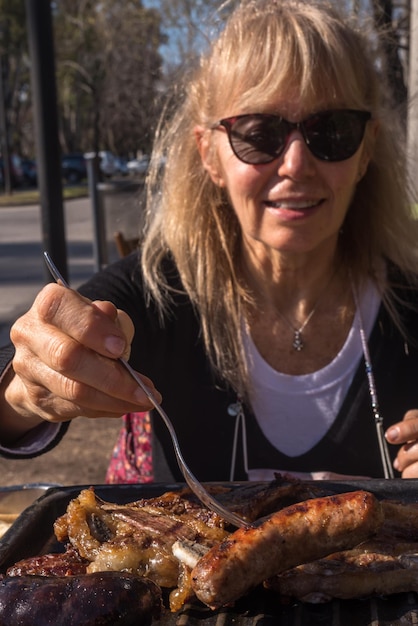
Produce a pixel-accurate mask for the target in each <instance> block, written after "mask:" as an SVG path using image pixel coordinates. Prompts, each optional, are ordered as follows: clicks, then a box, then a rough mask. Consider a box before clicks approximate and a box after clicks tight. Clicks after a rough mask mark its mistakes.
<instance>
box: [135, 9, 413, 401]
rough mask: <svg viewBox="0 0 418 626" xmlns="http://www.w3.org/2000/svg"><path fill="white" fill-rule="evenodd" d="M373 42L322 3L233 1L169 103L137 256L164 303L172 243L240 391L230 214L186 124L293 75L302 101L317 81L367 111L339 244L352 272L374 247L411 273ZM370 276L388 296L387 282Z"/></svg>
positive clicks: (362, 267) (234, 224)
mask: <svg viewBox="0 0 418 626" xmlns="http://www.w3.org/2000/svg"><path fill="white" fill-rule="evenodd" d="M373 42H375V38H374V39H372V38H371V37H368V35H367V32H364V30H363V31H362V30H361V29H360V28H359V27H358V25H357V24H356V23H355V22H354V21H353V20H352V19H351V18H349V17H348V16H342V15H341V14H339V13H338V12H337V10H336V9H335V8H334V7H331V6H329V5H326V4H324V3H316V2H312V1H311V0H307V1H306V2H302V1H298V0H249V1H244V2H242V3H241V4H240V5H239V7H238V8H237V9H236V10H235V11H234V12H233V13H232V15H231V17H230V18H229V20H228V21H227V23H226V26H225V28H224V30H223V32H222V33H221V35H220V36H219V38H218V39H217V40H216V41H214V43H213V45H212V47H211V48H210V50H209V52H208V53H207V54H206V55H205V56H204V57H203V58H202V60H201V62H200V65H199V67H198V68H197V69H196V70H195V71H194V74H193V76H192V77H191V78H189V79H188V80H187V81H186V82H185V84H184V87H183V90H182V93H181V98H180V102H179V103H178V108H177V111H176V112H175V114H174V115H173V116H171V117H170V116H169V119H168V121H167V122H166V123H163V124H162V126H161V128H160V131H159V133H158V135H157V137H156V143H155V151H154V156H153V161H152V162H153V165H152V168H151V172H150V176H149V180H148V206H147V213H146V216H147V222H146V226H145V230H144V240H143V246H142V259H141V260H142V267H143V273H144V277H145V282H146V285H147V288H148V290H149V294H150V296H152V297H153V298H154V299H155V300H156V302H157V303H158V305H159V306H160V310H161V312H162V314H164V312H165V311H167V309H168V307H169V302H170V290H169V288H168V285H167V284H166V282H165V280H164V277H163V274H162V270H161V268H162V261H163V259H164V258H165V257H166V256H167V254H169V255H171V257H172V258H173V260H174V262H175V265H176V267H177V269H178V272H179V275H180V278H181V281H182V285H183V287H184V290H185V291H186V292H187V294H188V296H189V297H190V300H191V302H192V304H193V305H194V307H195V309H196V311H197V312H198V315H199V316H200V320H201V326H202V333H203V338H204V341H205V345H206V349H207V353H208V356H209V358H210V361H211V363H212V365H213V367H214V369H215V371H217V372H218V373H219V374H220V375H221V378H222V379H223V380H224V381H227V382H228V383H229V384H230V385H232V387H233V388H234V389H235V390H236V391H237V393H239V394H241V395H242V396H243V397H245V396H246V393H247V391H248V389H247V369H246V362H245V355H244V354H243V351H242V341H241V324H242V320H243V319H244V317H245V305H246V302H248V301H249V300H250V298H251V296H250V294H249V293H248V292H247V289H246V286H245V284H244V282H243V280H242V274H241V264H240V236H241V233H240V226H239V223H238V220H237V218H236V216H235V213H234V211H233V210H232V208H231V206H230V205H229V203H228V199H227V197H226V196H225V195H224V193H223V191H222V190H220V189H219V188H218V187H217V186H216V185H215V184H214V183H213V182H212V181H211V179H210V177H209V175H208V173H207V172H206V170H205V169H204V168H203V166H202V163H201V159H200V156H199V152H198V149H197V144H196V139H195V136H194V132H193V130H194V128H195V127H196V125H200V126H203V127H205V128H209V127H210V124H211V123H213V122H214V121H216V120H217V119H219V118H221V117H225V116H226V115H232V114H234V112H235V109H234V108H233V107H234V106H235V107H236V106H237V105H239V110H240V112H242V111H245V110H248V111H252V112H260V111H262V110H263V107H264V106H266V107H267V106H268V105H269V104H271V102H272V101H274V98H277V97H278V96H282V98H283V93H284V94H285V93H286V90H287V89H288V88H289V86H297V89H298V94H300V98H301V101H302V102H303V101H306V102H309V101H315V99H317V100H318V99H319V98H321V97H323V94H324V93H325V94H327V99H328V98H329V99H330V100H331V102H332V100H335V102H336V103H339V104H341V102H342V103H343V104H344V106H346V107H347V108H355V109H364V110H367V111H371V113H372V116H373V118H374V119H375V120H377V121H378V123H379V124H380V131H379V133H378V136H377V139H376V142H375V145H374V147H373V149H372V156H371V161H370V164H369V167H368V169H367V172H366V174H365V175H364V177H363V179H362V180H361V182H360V183H359V184H358V187H357V189H356V192H355V195H354V197H353V201H352V204H351V206H350V209H349V211H348V214H347V217H346V220H345V223H344V228H343V236H341V238H340V247H341V249H340V253H341V256H342V258H343V260H345V261H346V262H347V263H348V264H349V267H350V270H351V273H352V275H353V277H354V279H355V280H356V281H357V282H358V283H359V282H360V281H361V280H362V278H363V279H364V277H366V276H373V275H374V262H375V260H376V258H385V259H388V260H390V261H392V262H393V263H395V264H396V265H398V266H399V267H400V268H401V269H402V270H404V271H405V272H407V273H408V274H411V275H412V274H413V272H414V270H415V269H416V266H417V233H416V222H415V220H414V219H413V214H412V205H411V199H410V197H409V195H408V193H407V181H406V167H405V163H404V157H403V150H402V143H403V142H402V135H401V126H400V122H397V119H396V118H397V116H396V115H395V113H394V111H393V110H392V109H391V107H390V102H389V100H388V98H387V94H386V92H385V90H384V89H383V85H384V81H383V79H382V76H381V74H380V72H379V70H378V63H377V61H376V58H375V54H374V50H373V46H374V45H375V43H373ZM208 132H210V131H208ZM366 141H367V137H366ZM162 157H163V158H164V160H165V167H164V170H163V172H162V173H161V171H160V170H159V163H160V160H161V158H162ZM375 279H376V280H378V279H377V277H376V278H375ZM379 287H380V289H381V292H382V295H383V297H384V298H385V300H386V301H387V302H388V303H389V305H390V300H391V288H390V287H391V286H390V285H389V284H387V283H382V284H380V285H379Z"/></svg>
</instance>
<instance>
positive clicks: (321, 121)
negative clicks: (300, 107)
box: [303, 110, 370, 161]
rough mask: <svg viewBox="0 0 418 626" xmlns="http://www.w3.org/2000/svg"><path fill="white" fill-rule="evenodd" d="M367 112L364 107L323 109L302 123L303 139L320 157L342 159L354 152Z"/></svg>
mask: <svg viewBox="0 0 418 626" xmlns="http://www.w3.org/2000/svg"><path fill="white" fill-rule="evenodd" d="M369 117H370V115H369V114H368V113H367V112H364V111H351V110H340V111H338V110H337V111H324V112H322V113H318V114H317V115H313V116H311V117H310V118H308V119H307V120H305V121H304V123H303V130H304V135H305V139H306V143H307V145H308V146H309V148H310V150H311V152H312V153H313V154H314V155H315V156H316V157H317V158H318V159H322V160H323V161H345V160H346V159H349V158H350V157H351V156H353V154H355V152H357V150H358V148H359V147H360V144H361V142H362V140H363V136H364V130H365V127H366V122H367V120H368V119H369Z"/></svg>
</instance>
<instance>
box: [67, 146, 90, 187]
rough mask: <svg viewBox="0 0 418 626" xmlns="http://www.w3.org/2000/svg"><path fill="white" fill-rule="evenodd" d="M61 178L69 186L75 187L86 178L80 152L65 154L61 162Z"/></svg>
mask: <svg viewBox="0 0 418 626" xmlns="http://www.w3.org/2000/svg"><path fill="white" fill-rule="evenodd" d="M61 164H62V177H63V179H64V181H65V182H66V183H67V184H69V185H75V184H77V183H80V182H81V181H82V180H84V179H85V178H87V166H86V159H85V158H84V155H83V153H82V152H74V153H72V154H65V155H63V157H62V160H61Z"/></svg>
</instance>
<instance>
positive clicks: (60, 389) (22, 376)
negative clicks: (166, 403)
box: [2, 283, 160, 430]
mask: <svg viewBox="0 0 418 626" xmlns="http://www.w3.org/2000/svg"><path fill="white" fill-rule="evenodd" d="M133 334H134V329H133V324H132V322H131V320H130V318H129V317H128V315H126V314H125V313H123V312H122V311H120V310H118V309H116V307H115V306H114V305H113V304H111V303H110V302H90V301H89V300H87V299H85V298H82V297H81V296H80V295H79V294H77V293H76V292H74V291H72V290H70V289H67V288H65V287H62V286H60V285H57V284H53V283H51V284H49V285H47V286H46V287H44V289H43V290H42V291H41V292H40V293H39V295H38V296H37V298H36V300H35V302H34V304H33V306H32V308H31V309H30V310H29V311H28V313H26V314H25V315H23V316H22V317H21V318H20V319H18V320H17V321H16V323H15V324H14V326H13V327H12V330H11V335H10V336H11V339H12V342H13V343H14V345H15V347H16V354H15V358H14V360H13V370H14V376H13V377H12V379H11V381H10V382H9V385H8V387H7V389H6V391H5V393H4V398H5V401H6V407H7V406H8V407H10V410H11V412H14V413H15V415H14V423H16V424H17V422H16V421H15V420H17V419H19V418H20V419H21V420H22V421H21V423H20V428H21V429H24V428H25V427H26V430H28V428H30V427H33V426H34V425H36V424H37V423H39V422H41V421H42V419H43V420H48V421H51V422H60V421H66V420H70V419H72V418H74V417H77V416H80V415H83V416H86V417H92V418H94V417H104V416H108V417H120V416H121V415H123V414H124V413H127V412H130V411H144V410H149V409H150V408H152V405H151V403H150V401H149V400H148V398H147V397H146V394H145V393H144V392H143V391H142V389H140V387H139V386H138V384H137V383H136V382H135V381H134V380H133V378H132V377H131V376H130V375H129V373H128V372H127V371H126V369H125V368H124V367H123V366H122V365H121V364H120V363H119V362H118V358H119V357H124V358H127V357H128V356H129V352H130V344H131V341H132V338H133ZM142 378H143V380H144V382H145V383H146V384H147V386H149V388H150V390H151V391H152V393H153V394H155V396H156V399H157V400H160V395H159V394H158V392H157V391H156V390H155V389H154V386H153V384H152V382H151V381H150V380H149V379H147V378H146V377H144V376H143V377H142ZM3 405H4V402H3ZM16 414H17V415H16ZM9 421H10V420H9ZM2 424H4V420H3V413H2Z"/></svg>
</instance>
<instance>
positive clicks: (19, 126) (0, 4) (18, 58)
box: [0, 0, 33, 154]
mask: <svg viewBox="0 0 418 626" xmlns="http://www.w3.org/2000/svg"><path fill="white" fill-rule="evenodd" d="M0 55H1V69H2V78H3V90H2V96H3V105H4V116H5V122H6V126H7V135H8V136H7V141H8V145H9V148H10V150H11V151H12V152H17V153H19V154H22V153H30V154H33V138H32V131H31V129H30V130H29V136H28V127H27V126H28V121H29V126H30V107H31V102H30V88H29V85H30V76H29V58H28V42H27V33H26V20H25V7H24V0H0Z"/></svg>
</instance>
